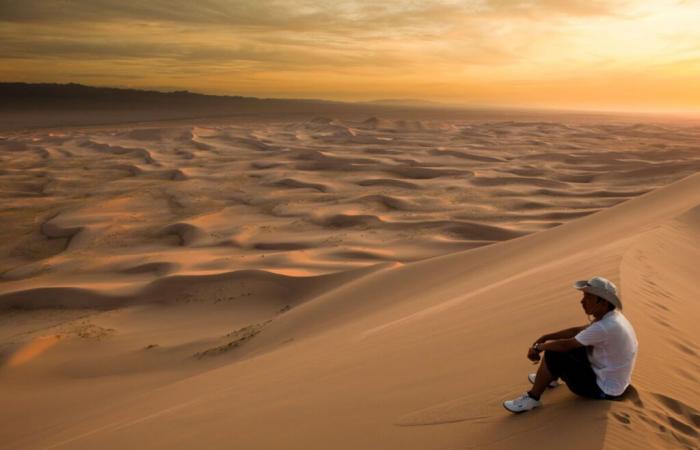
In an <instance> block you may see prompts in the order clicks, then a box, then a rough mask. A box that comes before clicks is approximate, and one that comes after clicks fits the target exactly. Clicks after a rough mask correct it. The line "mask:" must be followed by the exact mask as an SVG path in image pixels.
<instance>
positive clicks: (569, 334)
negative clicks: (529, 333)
mask: <svg viewBox="0 0 700 450" xmlns="http://www.w3.org/2000/svg"><path fill="white" fill-rule="evenodd" d="M587 326H588V325H584V326H582V327H572V328H567V329H565V330H561V331H557V332H556V333H550V334H545V335H544V336H541V337H540V338H538V339H537V340H536V341H535V342H534V343H535V344H538V343H539V344H541V343H544V342H547V341H554V340H557V339H571V338H573V337H574V336H576V335H577V334H579V333H580V332H581V331H582V330H583V329H584V328H586V327H587Z"/></svg>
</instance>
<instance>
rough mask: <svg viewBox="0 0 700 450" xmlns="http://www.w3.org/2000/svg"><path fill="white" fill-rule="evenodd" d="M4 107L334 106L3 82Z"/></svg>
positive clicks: (0, 91)
mask: <svg viewBox="0 0 700 450" xmlns="http://www.w3.org/2000/svg"><path fill="white" fill-rule="evenodd" d="M0 98H2V100H3V101H2V102H1V103H0V108H2V109H5V108H8V107H11V108H20V109H34V108H36V107H50V108H54V109H73V108H96V109H102V108H108V109H120V108H121V107H128V108H135V107H148V108H149V109H158V108H159V107H204V106H206V107H212V106H237V107H240V106H254V105H258V106H261V105H263V104H268V105H278V106H279V105H289V104H307V105H308V104H313V105H322V104H333V103H335V102H328V101H324V100H304V99H261V98H257V97H243V96H238V95H235V96H220V95H208V94H197V93H193V92H189V91H172V92H160V91H153V90H141V89H128V88H114V87H94V86H86V85H82V84H76V83H68V84H55V83H8V82H0Z"/></svg>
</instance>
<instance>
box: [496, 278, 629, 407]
mask: <svg viewBox="0 0 700 450" xmlns="http://www.w3.org/2000/svg"><path fill="white" fill-rule="evenodd" d="M574 287H575V288H576V289H578V290H580V291H583V298H582V299H581V305H582V306H583V310H584V311H585V312H586V314H587V315H592V316H593V321H592V322H591V324H590V325H586V326H583V327H574V328H568V329H566V330H562V331H559V332H557V333H552V334H545V335H544V336H542V337H541V338H539V339H537V340H536V341H535V343H534V345H533V346H532V347H530V348H529V349H528V351H527V357H528V359H530V360H531V361H540V359H541V358H540V353H541V352H542V351H544V359H542V362H541V363H540V367H539V369H538V370H537V373H536V374H534V373H531V374H530V375H529V376H528V378H529V380H530V382H531V383H532V384H533V386H532V389H530V391H528V392H527V393H525V394H523V395H522V396H521V397H518V398H516V399H513V400H508V401H505V402H503V406H505V408H506V409H507V410H508V411H510V412H514V413H521V412H525V411H530V410H531V409H534V408H537V407H538V406H540V405H541V404H542V403H541V402H540V396H541V395H542V393H543V392H544V391H545V389H547V387H556V386H557V385H558V384H559V381H558V380H559V379H560V378H561V379H562V380H564V382H565V383H566V385H567V386H568V388H569V389H570V390H571V391H572V392H574V393H575V394H578V395H581V396H583V397H588V398H593V399H601V400H605V399H609V400H610V399H615V398H617V397H620V396H621V395H622V394H623V393H624V392H625V390H626V389H627V387H628V386H629V384H630V379H631V377H632V369H633V368H634V361H635V359H636V357H637V336H636V335H635V333H634V329H633V328H632V325H631V324H630V323H629V321H628V320H627V319H626V318H625V316H623V315H622V302H621V301H620V298H619V297H618V295H617V288H616V287H615V285H614V284H613V283H612V282H611V281H609V280H607V279H605V278H602V277H593V278H591V279H590V280H582V281H577V282H576V283H575V284H574Z"/></svg>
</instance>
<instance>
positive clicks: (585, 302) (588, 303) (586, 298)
mask: <svg viewBox="0 0 700 450" xmlns="http://www.w3.org/2000/svg"><path fill="white" fill-rule="evenodd" d="M597 300H598V297H596V296H595V295H593V294H590V293H588V292H584V293H583V297H582V298H581V306H582V307H583V310H584V311H585V312H586V314H588V315H592V314H593V313H594V312H595V311H596V309H597V308H598V307H599V306H600V303H598V302H597Z"/></svg>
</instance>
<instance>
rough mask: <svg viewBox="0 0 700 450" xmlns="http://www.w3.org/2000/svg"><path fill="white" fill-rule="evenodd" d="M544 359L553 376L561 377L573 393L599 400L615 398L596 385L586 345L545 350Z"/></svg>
mask: <svg viewBox="0 0 700 450" xmlns="http://www.w3.org/2000/svg"><path fill="white" fill-rule="evenodd" d="M544 360H545V361H546V363H547V368H548V369H549V372H550V373H551V374H552V375H554V377H555V378H561V379H562V380H563V381H564V382H565V383H566V385H567V386H568V388H569V390H571V392H573V393H574V394H577V395H580V396H582V397H588V398H594V399H599V400H614V399H616V398H617V397H613V396H611V395H607V394H606V393H605V392H603V391H602V390H601V389H600V388H599V387H598V383H596V376H595V372H593V369H592V368H591V363H590V361H588V352H587V351H586V347H579V348H576V349H574V350H571V351H569V352H552V351H545V352H544Z"/></svg>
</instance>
